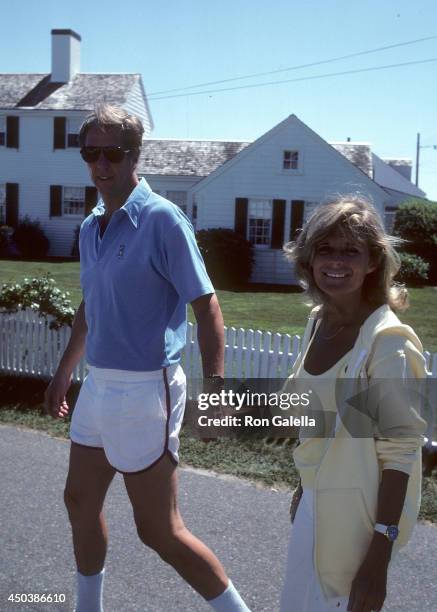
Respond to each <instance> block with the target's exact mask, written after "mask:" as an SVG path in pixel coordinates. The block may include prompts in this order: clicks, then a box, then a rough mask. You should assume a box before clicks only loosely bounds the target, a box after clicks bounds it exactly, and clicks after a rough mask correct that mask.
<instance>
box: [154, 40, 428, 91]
mask: <svg viewBox="0 0 437 612" xmlns="http://www.w3.org/2000/svg"><path fill="white" fill-rule="evenodd" d="M436 38H437V35H435V36H426V37H425V38H416V39H415V40H407V41H405V42H402V43H396V44H393V45H386V46H384V47H377V48H376V49H367V50H366V51H357V52H356V53H349V54H348V55H340V56H338V57H331V58H330V59H326V60H320V61H317V62H311V63H309V64H299V65H297V66H289V67H288V68H278V69H277V70H269V71H268V72H255V73H253V74H247V75H243V76H238V77H232V78H229V79H221V80H219V81H209V82H206V83H198V84H197V85H188V86H187V87H176V88H174V89H165V90H162V91H154V92H152V93H150V94H148V97H149V98H150V97H151V96H158V95H161V94H167V93H173V92H175V91H187V90H189V89H196V88H197V87H208V86H209V85H219V84H220V83H230V82H232V81H240V80H242V79H252V78H254V77H260V76H267V75H269V74H278V73H280V72H289V71H291V70H300V69H302V68H311V67H313V66H320V65H322V64H329V63H331V62H338V61H340V60H344V59H350V58H352V57H359V56H360V55H369V54H371V53H378V52H379V51H386V50H388V49H395V48H397V47H405V46H407V45H414V44H417V43H420V42H424V41H426V40H434V39H436Z"/></svg>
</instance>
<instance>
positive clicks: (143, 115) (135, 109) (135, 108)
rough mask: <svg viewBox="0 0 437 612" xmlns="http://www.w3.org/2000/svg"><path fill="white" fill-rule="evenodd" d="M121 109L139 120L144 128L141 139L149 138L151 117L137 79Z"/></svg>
mask: <svg viewBox="0 0 437 612" xmlns="http://www.w3.org/2000/svg"><path fill="white" fill-rule="evenodd" d="M123 108H124V109H125V110H126V111H127V112H128V113H132V114H133V115H136V116H137V117H139V118H140V119H141V121H142V123H143V127H144V136H143V138H147V137H148V136H150V134H151V133H152V129H153V124H152V117H151V115H150V111H149V109H148V105H147V101H146V99H145V97H144V94H143V88H142V87H141V82H140V80H139V79H138V81H137V82H136V83H135V85H134V86H133V87H132V89H131V91H130V93H129V96H128V98H127V100H126V102H125V104H123Z"/></svg>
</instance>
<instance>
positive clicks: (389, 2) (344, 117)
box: [0, 0, 437, 200]
mask: <svg viewBox="0 0 437 612" xmlns="http://www.w3.org/2000/svg"><path fill="white" fill-rule="evenodd" d="M1 8H2V10H1V22H2V36H1V37H0V72H49V71H50V30H51V29H52V28H71V29H73V30H75V31H76V32H78V33H79V34H80V35H81V36H82V49H81V54H82V57H81V70H82V71H83V72H140V73H141V74H142V77H143V81H144V85H145V88H146V91H147V93H148V94H152V93H153V92H157V91H162V90H167V89H172V88H182V87H186V86H188V85H195V84H198V83H204V82H210V81H216V80H221V79H228V78H233V77H237V76H241V75H249V74H253V73H259V72H267V71H273V70H279V69H282V68H288V67H291V66H296V65H301V64H308V63H312V62H317V61H321V60H326V59H329V58H334V57H338V56H342V55H347V54H351V53H355V52H359V51H365V50H370V49H374V48H379V47H383V46H388V45H393V44H396V43H402V42H406V41H411V40H415V39H420V38H424V37H430V36H437V3H436V2H435V0H418V1H417V2H414V3H413V2H411V0H397V1H395V0H384V2H381V1H380V0H361V1H360V2H354V1H352V2H351V1H350V0H336V1H335V0H306V1H302V0H301V1H299V2H297V1H295V0H272V1H270V2H266V1H265V0H221V1H220V2H214V3H213V2H206V1H205V0H184V1H183V2H182V1H178V0H166V1H165V2H158V1H155V0H143V1H141V0H123V1H122V2H121V1H120V0H117V2H111V1H109V0H106V1H105V2H102V1H98V0H96V1H94V2H90V1H89V0H86V1H85V0H76V1H75V2H74V3H73V2H66V1H64V2H62V1H59V0H56V1H52V0H40V1H39V2H34V1H32V0H20V2H18V3H17V2H16V1H15V0H2V3H1ZM430 58H437V38H435V39H433V40H428V41H424V42H421V43H418V44H413V45H405V46H402V47H397V48H394V49H389V50H385V51H381V52H379V53H374V54H368V55H363V56H360V57H355V58H350V59H347V60H341V61H336V62H332V63H327V64H324V65H320V66H313V67H309V68H302V69H297V70H292V71H288V72H283V73H279V74H273V75H270V76H266V77H257V78H251V79H246V80H243V81H235V82H232V83H229V84H228V85H243V84H256V83H263V82H266V81H275V80H284V79H296V78H299V77H311V76H316V75H323V74H327V73H334V72H342V71H349V70H355V69H362V68H368V67H377V66H385V65H389V64H396V63H405V62H413V61H420V60H425V59H430ZM436 76H437V61H436V62H430V63H424V64H417V65H411V66H404V67H398V68H392V69H384V70H380V71H374V72H362V73H357V74H349V75H343V76H332V77H329V78H323V79H313V80H302V81H294V82H290V83H282V84H276V85H270V86H265V87H253V88H248V89H241V90H237V91H228V92H215V93H208V94H202V95H196V96H188V95H184V96H182V97H177V98H169V99H161V100H157V99H156V100H153V99H152V98H151V100H150V107H151V111H152V115H153V119H154V123H155V130H154V133H153V136H155V137H157V138H158V137H162V138H213V139H224V140H232V139H235V140H253V139H255V138H257V137H258V136H260V135H261V134H263V133H264V132H266V131H267V130H269V129H270V128H271V127H273V126H274V125H275V124H277V123H279V122H280V121H281V120H282V119H284V118H285V117H286V116H288V115H290V114H292V113H294V114H296V115H297V116H298V117H299V118H300V119H301V120H302V121H304V122H305V123H306V124H307V125H308V126H310V127H311V128H312V129H314V130H315V131H316V132H317V133H319V134H320V136H322V137H323V138H325V139H326V140H328V141H334V140H346V138H347V137H351V138H352V140H357V141H364V142H370V143H372V146H373V150H374V151H375V152H376V153H377V154H378V155H379V156H382V157H398V156H399V157H410V158H413V160H414V159H415V150H416V133H417V132H420V133H421V138H422V145H424V146H430V145H437V117H436V114H437V104H436V99H437V79H436ZM224 86H225V85H217V86H215V88H221V87H224ZM205 89H213V87H207V88H205ZM193 91H195V90H193ZM419 186H420V187H421V188H422V189H424V190H425V191H426V192H427V194H428V197H430V198H433V199H435V200H437V150H434V149H432V148H424V149H422V151H421V166H420V177H419Z"/></svg>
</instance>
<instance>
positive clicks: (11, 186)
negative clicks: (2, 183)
mask: <svg viewBox="0 0 437 612" xmlns="http://www.w3.org/2000/svg"><path fill="white" fill-rule="evenodd" d="M18 198H19V185H18V183H6V215H5V222H6V225H9V227H17V225H18V209H19V204H18Z"/></svg>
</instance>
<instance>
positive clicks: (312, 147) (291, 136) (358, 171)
mask: <svg viewBox="0 0 437 612" xmlns="http://www.w3.org/2000/svg"><path fill="white" fill-rule="evenodd" d="M339 144H341V143H336V144H334V145H333V146H331V145H330V144H329V143H328V142H326V141H325V140H324V139H323V138H321V137H320V136H319V135H318V134H317V133H316V132H314V131H313V130H311V129H310V128H309V127H308V126H307V125H305V124H304V123H303V122H302V121H301V120H300V119H298V117H296V115H290V116H289V117H287V118H286V119H284V121H282V122H281V123H279V124H278V125H276V126H275V127H273V128H272V129H271V130H269V131H268V132H266V133H265V134H263V135H262V136H261V137H260V138H258V139H257V140H255V141H254V142H253V143H251V144H249V145H248V146H247V147H245V148H244V149H242V150H241V151H240V152H239V153H238V154H237V155H235V156H234V157H233V158H232V159H230V160H229V161H227V162H225V163H224V164H223V165H222V166H220V167H218V168H217V169H216V170H215V171H213V172H212V173H211V174H210V175H209V176H207V177H205V178H204V179H203V180H201V181H199V183H198V184H197V185H196V186H195V188H194V190H193V191H194V192H199V193H200V192H201V191H202V190H203V189H205V188H206V187H207V186H209V185H210V184H211V183H212V182H213V181H215V180H217V179H218V178H219V177H221V176H223V175H224V174H225V173H228V172H232V170H233V169H234V168H235V166H236V165H238V166H239V171H241V169H242V167H243V166H246V167H247V166H248V164H247V162H248V160H249V159H253V160H254V159H255V158H258V159H260V160H261V159H264V160H265V164H261V167H257V172H256V175H257V176H258V177H259V176H260V175H259V172H261V174H264V175H265V176H268V177H271V176H275V177H277V180H278V182H280V183H281V184H284V182H285V183H287V182H289V181H293V183H294V185H292V184H291V183H290V189H294V187H296V186H298V185H299V183H302V180H300V179H303V178H304V177H306V179H305V180H307V181H308V177H309V176H311V175H313V174H314V170H316V172H319V170H320V164H322V165H323V164H325V165H326V163H328V164H334V165H336V166H337V167H341V168H342V171H341V172H340V174H348V175H349V176H348V182H349V184H350V188H349V191H356V190H361V191H370V192H371V193H372V194H373V193H374V192H375V191H376V193H377V195H378V196H379V198H384V197H386V196H387V193H386V192H385V191H384V189H383V188H382V187H380V186H379V185H377V184H376V183H375V182H374V181H373V180H372V178H371V177H370V176H369V174H368V173H367V170H368V169H367V166H368V165H369V164H367V165H364V167H363V163H362V160H361V163H359V164H358V165H357V160H356V159H355V160H354V161H350V155H351V152H350V147H349V149H348V155H347V156H346V154H345V152H344V151H343V152H340V150H339V149H340V147H339ZM290 147H291V148H296V149H300V152H301V156H302V168H301V171H300V172H297V173H296V174H294V175H293V174H292V173H290V174H288V175H287V172H286V171H284V170H283V169H282V155H283V151H285V150H287V149H289V148H290ZM368 154H369V153H368ZM245 162H246V163H245ZM249 165H250V164H249ZM326 178H327V182H328V184H329V177H326ZM315 180H316V182H318V183H320V180H319V177H318V176H317V177H315ZM335 182H336V181H334V183H335ZM337 183H338V181H337ZM284 187H286V185H284ZM333 188H334V191H338V187H337V188H335V187H334V184H333ZM329 195H332V194H331V193H329V188H328V191H327V193H326V196H329Z"/></svg>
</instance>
